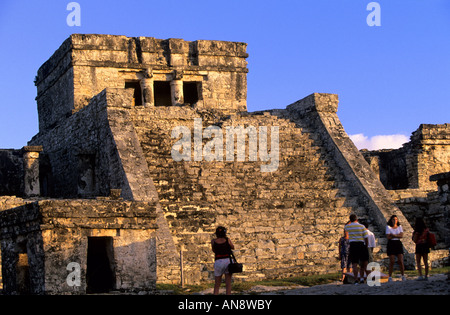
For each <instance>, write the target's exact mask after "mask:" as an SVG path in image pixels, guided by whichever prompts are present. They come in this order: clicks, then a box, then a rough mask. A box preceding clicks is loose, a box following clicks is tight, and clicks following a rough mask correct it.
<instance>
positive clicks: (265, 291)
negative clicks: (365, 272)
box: [198, 274, 450, 295]
mask: <svg viewBox="0 0 450 315" xmlns="http://www.w3.org/2000/svg"><path fill="white" fill-rule="evenodd" d="M416 279H417V277H412V278H408V279H407V280H406V281H401V279H399V278H394V281H393V282H390V283H381V285H380V286H372V287H371V286H368V285H367V284H358V285H354V284H342V282H334V283H329V284H323V285H316V286H313V287H306V286H295V287H273V286H262V285H258V286H255V287H252V288H251V289H250V290H248V291H245V292H243V293H238V292H233V294H242V295H256V294H258V295H449V294H450V281H449V280H448V276H447V275H446V274H436V275H432V276H430V277H429V278H428V281H417V280H416ZM212 291H213V289H212V288H210V289H208V290H205V291H202V292H200V293H198V294H200V295H202V294H212ZM224 293H225V288H223V287H222V288H221V289H220V294H224Z"/></svg>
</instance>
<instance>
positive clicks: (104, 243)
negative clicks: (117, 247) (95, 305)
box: [86, 237, 115, 293]
mask: <svg viewBox="0 0 450 315" xmlns="http://www.w3.org/2000/svg"><path fill="white" fill-rule="evenodd" d="M113 262H114V249H113V239H112V237H88V253H87V272H86V273H87V274H86V281H87V289H86V292H87V293H105V292H109V291H110V290H112V289H114V284H115V279H114V278H115V277H114V265H113Z"/></svg>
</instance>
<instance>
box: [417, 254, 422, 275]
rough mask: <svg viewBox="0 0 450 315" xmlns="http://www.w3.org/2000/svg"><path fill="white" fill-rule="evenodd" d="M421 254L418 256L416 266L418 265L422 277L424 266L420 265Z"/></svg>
mask: <svg viewBox="0 0 450 315" xmlns="http://www.w3.org/2000/svg"><path fill="white" fill-rule="evenodd" d="M420 258H421V255H420V254H416V265H417V271H418V272H419V276H420V277H422V265H421V264H420Z"/></svg>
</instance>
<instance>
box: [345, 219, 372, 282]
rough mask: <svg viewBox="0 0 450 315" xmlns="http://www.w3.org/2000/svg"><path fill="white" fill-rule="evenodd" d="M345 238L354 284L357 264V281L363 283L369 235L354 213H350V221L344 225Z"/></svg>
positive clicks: (367, 256) (367, 259) (367, 257)
mask: <svg viewBox="0 0 450 315" xmlns="http://www.w3.org/2000/svg"><path fill="white" fill-rule="evenodd" d="M344 231H345V238H346V239H348V240H349V243H350V253H349V259H350V261H351V262H352V267H353V275H354V277H355V284H358V264H359V267H360V269H359V282H360V283H364V281H365V274H366V268H367V264H368V261H369V251H368V249H367V237H368V236H369V234H368V232H367V230H366V228H365V226H364V225H362V224H360V223H359V222H358V217H357V216H356V214H352V215H350V223H349V224H347V225H346V226H345V227H344Z"/></svg>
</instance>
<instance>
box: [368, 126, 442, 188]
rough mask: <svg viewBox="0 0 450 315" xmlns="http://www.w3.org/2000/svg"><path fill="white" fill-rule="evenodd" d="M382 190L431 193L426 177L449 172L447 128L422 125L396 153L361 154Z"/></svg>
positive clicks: (394, 151)
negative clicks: (382, 186)
mask: <svg viewBox="0 0 450 315" xmlns="http://www.w3.org/2000/svg"><path fill="white" fill-rule="evenodd" d="M362 154H363V155H364V157H365V158H366V160H367V161H368V162H369V164H370V165H371V167H372V169H373V170H374V172H375V173H377V174H378V176H379V178H380V180H381V182H382V183H383V185H384V186H385V187H386V189H390V190H392V189H396V190H397V189H418V190H427V191H435V190H436V189H437V186H436V183H435V182H432V181H430V179H429V178H430V176H432V175H434V174H438V173H442V172H448V171H449V170H450V162H449V161H450V125H449V124H441V125H430V124H423V125H420V127H419V128H418V129H417V130H416V131H414V132H413V133H412V135H411V141H410V142H408V143H405V144H404V145H403V146H402V147H401V148H399V149H396V150H378V151H367V150H362Z"/></svg>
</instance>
